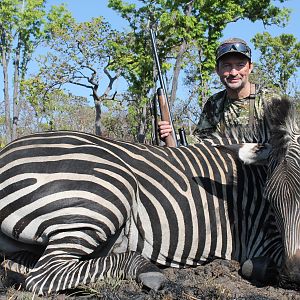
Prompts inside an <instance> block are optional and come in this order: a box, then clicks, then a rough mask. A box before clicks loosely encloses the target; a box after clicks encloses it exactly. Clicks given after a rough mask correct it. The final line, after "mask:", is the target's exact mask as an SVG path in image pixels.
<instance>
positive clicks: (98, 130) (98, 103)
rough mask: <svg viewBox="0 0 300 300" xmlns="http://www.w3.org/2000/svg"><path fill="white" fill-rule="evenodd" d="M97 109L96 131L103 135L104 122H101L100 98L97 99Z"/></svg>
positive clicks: (97, 133)
mask: <svg viewBox="0 0 300 300" xmlns="http://www.w3.org/2000/svg"><path fill="white" fill-rule="evenodd" d="M94 102H95V111H96V116H95V133H96V135H99V136H100V135H102V130H101V128H102V124H101V101H100V100H95V101H94Z"/></svg>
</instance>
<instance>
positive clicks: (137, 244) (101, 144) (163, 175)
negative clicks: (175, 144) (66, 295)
mask: <svg viewBox="0 0 300 300" xmlns="http://www.w3.org/2000/svg"><path fill="white" fill-rule="evenodd" d="M0 168H1V169H0V170H1V171H0V174H1V175H0V184H1V200H0V212H1V214H0V222H1V235H0V242H1V245H2V244H3V241H4V240H5V245H6V246H5V247H6V248H7V249H9V251H6V252H7V256H8V257H9V254H11V253H12V252H18V251H22V252H20V253H22V255H23V254H24V251H27V252H28V251H29V249H30V247H34V249H35V250H34V251H35V254H36V255H37V257H38V258H37V259H38V261H35V260H33V261H31V264H30V266H28V268H29V270H30V272H29V273H28V277H27V279H26V286H27V289H29V290H31V291H35V292H36V293H38V294H43V293H50V292H52V291H58V290H64V289H70V288H74V287H76V286H78V284H80V283H88V282H90V281H93V280H95V279H97V278H102V277H104V276H125V277H138V278H142V277H139V276H140V275H141V274H144V273H147V272H150V271H152V272H158V269H157V268H156V267H155V266H154V265H152V264H151V263H150V261H152V262H155V263H157V264H160V265H165V266H173V267H181V266H195V265H198V264H201V263H203V262H205V261H208V260H211V259H213V258H214V257H221V258H225V259H236V260H238V261H240V262H244V261H245V260H246V259H249V258H252V257H258V256H267V257H271V258H273V259H274V260H275V261H276V262H277V263H278V264H279V263H280V260H281V257H282V242H281V237H280V235H279V233H278V232H277V228H276V227H275V226H274V216H273V214H272V211H271V210H270V207H269V204H268V202H266V201H265V200H264V199H263V197H262V194H263V186H264V183H265V169H264V167H256V166H245V165H243V164H242V163H241V162H239V161H238V160H237V159H235V158H234V156H232V155H231V154H228V152H227V151H223V150H222V149H219V148H218V147H215V146H213V145H212V143H211V142H210V141H203V142H202V143H200V144H198V145H194V146H189V147H182V148H160V147H153V146H147V145H142V144H132V143H126V142H118V141H111V140H107V139H103V138H99V137H96V136H93V135H88V134H84V133H78V132H49V133H40V134H35V135H32V136H28V137H24V138H21V139H19V140H17V141H15V142H13V143H11V144H10V145H8V146H7V147H6V148H5V149H3V150H2V152H1V155H0ZM14 249H15V250H14ZM13 250H14V251H13ZM20 257H21V256H19V260H18V254H14V256H13V258H11V260H7V266H9V265H10V264H11V265H13V261H15V262H17V263H19V264H21V262H22V259H21V258H20ZM145 258H146V259H145ZM28 264H29V263H28ZM32 265H34V267H32ZM21 269H22V270H24V269H25V270H27V269H26V267H25V268H21Z"/></svg>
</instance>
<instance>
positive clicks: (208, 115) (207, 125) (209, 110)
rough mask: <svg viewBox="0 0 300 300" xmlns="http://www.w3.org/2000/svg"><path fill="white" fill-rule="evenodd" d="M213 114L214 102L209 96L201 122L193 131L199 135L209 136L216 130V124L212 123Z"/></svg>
mask: <svg viewBox="0 0 300 300" xmlns="http://www.w3.org/2000/svg"><path fill="white" fill-rule="evenodd" d="M212 114H213V103H212V101H211V98H209V99H208V100H207V102H206V103H205V105H204V107H203V110H202V112H201V115H200V119H199V122H198V124H197V127H196V129H195V131H194V133H193V134H194V135H198V136H200V137H202V136H207V135H209V134H210V133H212V132H214V131H215V130H216V126H215V125H213V123H212Z"/></svg>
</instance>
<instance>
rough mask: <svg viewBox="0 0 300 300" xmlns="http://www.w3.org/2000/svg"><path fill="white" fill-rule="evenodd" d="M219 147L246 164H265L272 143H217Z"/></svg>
mask: <svg viewBox="0 0 300 300" xmlns="http://www.w3.org/2000/svg"><path fill="white" fill-rule="evenodd" d="M215 147H217V148H218V149H224V150H225V151H227V152H229V153H231V154H232V155H233V156H234V157H235V158H237V159H239V160H240V161H242V162H243V163H244V164H245V165H265V164H267V162H268V158H269V155H270V152H271V145H270V144H268V143H265V144H257V143H244V144H234V145H215Z"/></svg>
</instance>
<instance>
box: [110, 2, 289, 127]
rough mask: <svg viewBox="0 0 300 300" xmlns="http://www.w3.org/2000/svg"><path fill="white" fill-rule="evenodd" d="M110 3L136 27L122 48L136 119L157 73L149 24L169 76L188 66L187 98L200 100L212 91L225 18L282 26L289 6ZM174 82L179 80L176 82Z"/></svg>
mask: <svg viewBox="0 0 300 300" xmlns="http://www.w3.org/2000/svg"><path fill="white" fill-rule="evenodd" d="M280 2H281V3H283V2H285V0H280ZM109 7H111V8H113V9H114V10H116V11H117V12H119V13H120V15H121V16H122V17H123V18H124V19H126V20H127V21H128V23H129V26H130V28H131V29H132V32H130V33H129V34H128V44H124V45H123V49H122V51H124V53H126V51H127V54H126V55H124V57H126V61H123V63H124V65H123V67H124V69H123V75H124V76H125V78H126V79H127V81H128V84H129V92H130V93H131V95H132V97H135V98H136V102H135V106H134V108H132V109H130V110H129V115H131V116H132V122H133V119H134V118H141V116H139V115H138V114H137V111H139V109H138V108H140V109H141V107H142V106H143V105H141V104H140V105H139V104H138V103H140V101H141V99H142V96H145V95H148V96H149V98H150V97H152V95H151V94H150V95H149V92H150V91H151V86H152V85H153V84H152V83H151V82H152V81H153V78H154V79H157V78H156V76H155V75H156V74H155V73H154V72H153V70H154V68H153V57H152V54H151V46H150V37H149V26H153V28H154V29H155V30H156V32H157V48H158V53H159V59H160V61H161V67H162V72H163V73H164V75H165V76H166V77H167V82H170V83H172V84H173V82H174V81H175V80H177V79H178V77H179V73H180V71H181V70H184V71H185V83H187V85H188V86H189V87H190V91H191V92H190V95H186V96H185V99H189V98H190V96H193V97H198V98H199V103H200V104H201V103H202V101H205V100H206V99H207V97H208V96H209V95H210V94H211V85H210V81H211V76H212V74H213V72H214V68H215V49H216V48H217V46H218V44H219V40H220V38H221V37H222V34H223V30H224V29H225V27H226V26H227V24H229V23H231V22H236V21H238V20H240V19H249V20H251V21H252V22H255V21H258V20H260V21H262V22H263V23H264V24H265V25H271V24H275V25H282V26H284V24H285V23H286V22H287V21H288V17H289V10H287V9H285V8H283V9H281V8H279V7H277V6H275V5H273V4H272V1H271V0H251V1H249V0H238V1H232V0H226V1H224V0H194V1H183V0H172V1H171V0H151V1H144V0H140V1H138V4H129V3H128V2H126V1H122V0H109ZM176 64H177V65H179V68H180V70H179V72H178V69H176ZM170 66H171V67H170ZM172 69H173V72H172ZM175 72H177V73H175ZM174 88H175V89H176V85H174V87H173V85H172V89H174ZM195 90H197V91H196V92H195ZM173 92H174V91H173V90H172V95H173V94H175V95H176V91H175V93H173ZM139 95H140V96H139ZM185 99H182V100H181V101H185ZM172 100H173V101H175V100H176V98H175V99H172ZM173 104H174V103H171V106H172V107H173ZM182 106H184V105H182ZM186 106H188V105H186ZM137 107H138V108H137ZM138 122H139V121H138V120H137V121H136V123H138Z"/></svg>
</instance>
